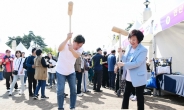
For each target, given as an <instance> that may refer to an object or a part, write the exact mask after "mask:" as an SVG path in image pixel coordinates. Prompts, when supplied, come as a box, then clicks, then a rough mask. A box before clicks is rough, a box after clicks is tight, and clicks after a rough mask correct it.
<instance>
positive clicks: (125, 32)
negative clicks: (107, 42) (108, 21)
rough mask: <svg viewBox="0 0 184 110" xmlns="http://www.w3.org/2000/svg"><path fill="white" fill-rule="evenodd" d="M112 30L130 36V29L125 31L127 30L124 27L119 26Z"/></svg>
mask: <svg viewBox="0 0 184 110" xmlns="http://www.w3.org/2000/svg"><path fill="white" fill-rule="evenodd" d="M112 31H113V32H116V33H119V34H122V35H124V36H128V34H129V33H128V31H125V30H123V29H120V28H118V27H113V28H112Z"/></svg>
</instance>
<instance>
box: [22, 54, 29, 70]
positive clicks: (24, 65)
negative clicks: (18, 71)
mask: <svg viewBox="0 0 184 110" xmlns="http://www.w3.org/2000/svg"><path fill="white" fill-rule="evenodd" d="M27 58H28V57H26V59H25V60H24V63H23V68H24V69H26V70H27V66H26V61H27Z"/></svg>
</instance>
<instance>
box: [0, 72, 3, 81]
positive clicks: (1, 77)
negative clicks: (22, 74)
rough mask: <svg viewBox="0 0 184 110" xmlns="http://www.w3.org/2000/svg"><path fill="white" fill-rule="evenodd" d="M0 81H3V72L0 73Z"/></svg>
mask: <svg viewBox="0 0 184 110" xmlns="http://www.w3.org/2000/svg"><path fill="white" fill-rule="evenodd" d="M0 80H3V72H2V71H0Z"/></svg>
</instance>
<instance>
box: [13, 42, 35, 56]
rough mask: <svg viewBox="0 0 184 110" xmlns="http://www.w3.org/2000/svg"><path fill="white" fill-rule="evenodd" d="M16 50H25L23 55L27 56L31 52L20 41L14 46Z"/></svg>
mask: <svg viewBox="0 0 184 110" xmlns="http://www.w3.org/2000/svg"><path fill="white" fill-rule="evenodd" d="M16 50H20V51H21V52H25V56H26V57H27V56H29V55H30V54H31V52H29V51H28V50H27V49H26V48H25V47H24V45H23V44H22V43H21V42H20V43H19V45H18V46H17V47H16Z"/></svg>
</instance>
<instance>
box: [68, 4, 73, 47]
mask: <svg viewBox="0 0 184 110" xmlns="http://www.w3.org/2000/svg"><path fill="white" fill-rule="evenodd" d="M72 12H73V2H72V1H70V2H68V15H69V33H71V16H72ZM70 44H71V39H70Z"/></svg>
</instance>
